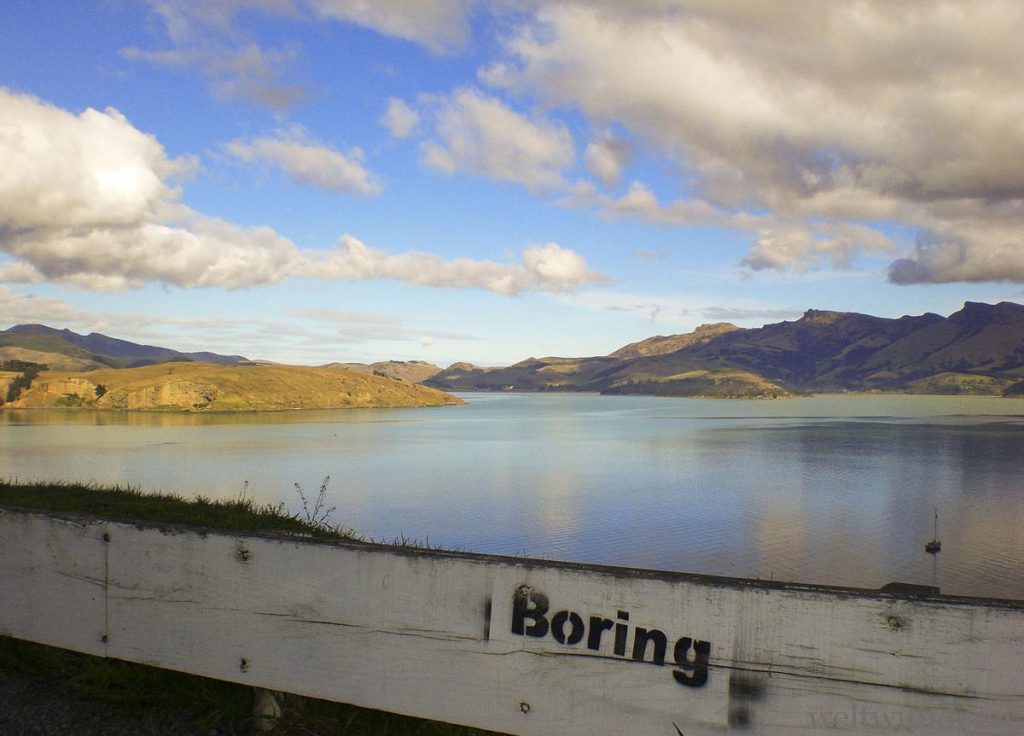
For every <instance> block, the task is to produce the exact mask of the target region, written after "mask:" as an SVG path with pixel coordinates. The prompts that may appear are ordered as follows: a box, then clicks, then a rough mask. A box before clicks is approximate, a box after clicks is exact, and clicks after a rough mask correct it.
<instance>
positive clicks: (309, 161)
mask: <svg viewBox="0 0 1024 736" xmlns="http://www.w3.org/2000/svg"><path fill="white" fill-rule="evenodd" d="M227 150H228V153H230V154H231V155H233V156H235V157H237V158H239V159H241V160H242V161H248V162H254V161H259V162H263V163H266V164H269V165H271V166H274V167H276V168H279V169H281V170H282V171H284V172H285V173H286V174H288V176H290V177H291V178H292V180H293V181H296V182H299V183H301V184H309V185H311V186H315V187H320V188H322V189H327V190H330V191H333V192H342V193H345V194H358V195H364V196H366V195H375V194H380V192H381V186H380V184H378V183H377V182H376V180H375V178H374V177H373V176H372V175H371V174H370V172H369V171H367V170H366V168H365V167H364V166H363V164H362V161H363V151H362V149H360V148H353V149H351V150H350V151H349V152H348V153H347V154H346V153H341V152H340V151H336V150H334V149H333V148H331V147H330V146H327V145H325V144H323V143H319V142H317V141H315V140H313V139H312V138H311V137H310V136H309V134H308V132H307V131H306V130H305V129H303V128H302V127H301V126H292V127H291V128H289V129H287V130H281V131H278V132H277V134H276V136H274V137H269V136H261V137H258V138H253V139H252V140H250V141H243V140H237V141H232V142H231V143H229V144H228V145H227Z"/></svg>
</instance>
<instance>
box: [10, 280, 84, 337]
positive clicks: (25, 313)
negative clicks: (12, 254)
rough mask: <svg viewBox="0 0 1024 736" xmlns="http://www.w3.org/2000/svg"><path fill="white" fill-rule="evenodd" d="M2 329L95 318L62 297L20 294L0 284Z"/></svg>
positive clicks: (71, 322) (79, 321) (72, 322)
mask: <svg viewBox="0 0 1024 736" xmlns="http://www.w3.org/2000/svg"><path fill="white" fill-rule="evenodd" d="M0 315H3V317H2V319H3V321H2V322H0V329H6V328H7V327H9V326H13V325H16V324H36V323H50V324H53V323H56V324H60V325H65V324H82V323H84V322H88V321H89V320H91V319H93V317H92V316H91V315H89V314H88V313H87V312H85V311H84V310H82V309H79V308H78V307H74V306H72V305H70V304H68V303H67V302H65V301H62V300H60V299H53V298H51V297H42V296H36V295H34V294H19V293H17V292H15V291H12V290H11V289H9V288H7V287H6V286H3V285H0Z"/></svg>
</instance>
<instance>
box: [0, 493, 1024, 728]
mask: <svg viewBox="0 0 1024 736" xmlns="http://www.w3.org/2000/svg"><path fill="white" fill-rule="evenodd" d="M0 590H2V591H4V595H3V596H2V597H0V634H4V635H8V636H14V637H18V638H23V639H28V640H32V641H38V642H43V643H47V644H53V645H56V646H61V647H65V648H68V649H74V650H78V651H84V652H88V653H91V654H100V655H105V656H109V657H115V658H118V659H124V660H128V661H133V662H143V663H146V664H151V665H155V666H159V667H166V668H170V669H175V670H181V671H185V672H191V673H195V674H198V675H203V676H207V677H214V678H219V679H223V680H229V681H233V682H240V683H245V684H248V685H252V686H254V687H258V688H265V689H267V690H280V691H286V692H291V693H298V694H301V695H308V696H313V697H319V698H325V699H330V700H337V701H342V702H348V703H354V704H358V705H363V706H368V707H372V708H380V709H383V710H389V711H394V712H399V713H407V714H412V715H418V716H422V717H426V718H433V719H438V720H443V721H451V722H455V723H463V724H467V725H472V726H477V727H482V728H487V729H492V730H496V731H502V732H506V733H512V734H523V735H524V736H532V735H536V736H549V735H550V734H566V735H568V736H572V735H574V734H580V735H581V736H582V735H584V734H585V735H586V736H595V735H596V734H616V735H617V734H623V733H636V734H665V735H666V736H677V734H679V733H682V734H686V736H694V735H695V734H707V733H725V732H736V733H752V734H793V733H836V732H871V731H898V732H905V733H928V734H937V733H949V734H961V733H967V734H1020V733H1024V677H1022V676H1021V675H1020V663H1021V662H1024V602H1014V601H997V600H982V599H969V598H954V597H943V596H938V595H933V594H930V593H929V592H928V591H927V590H925V591H921V590H916V591H915V590H910V591H907V590H900V589H893V590H888V591H865V590H856V589H849V588H830V587H822V586H804V585H787V584H781V583H769V582H763V581H751V580H738V579H728V578H714V577H706V576H695V575H685V574H672V573H659V572H651V571H641V570H629V569H620V568H609V567H596V566H587V565H574V564H565V563H555V562H543V561H537V560H524V559H514V558H501V557H493V556H487V555H473V554H464V553H446V552H435V551H422V550H409V549H401V548H391V547H377V546H365V545H356V544H334V543H323V542H314V541H310V540H306V539H295V538H286V537H274V536H252V535H246V534H235V533H229V532H216V533H212V532H208V531H200V530H195V529H185V528H175V527H166V526H163V527H162V526H158V525H144V524H132V523H119V522H110V521H100V520H89V519H81V518H74V517H61V516H52V515H46V514H43V513H36V512H28V511H24V510H17V509H11V508H3V507H0ZM595 632H596V633H595ZM662 662H663V663H662Z"/></svg>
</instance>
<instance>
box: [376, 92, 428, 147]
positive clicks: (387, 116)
mask: <svg viewBox="0 0 1024 736" xmlns="http://www.w3.org/2000/svg"><path fill="white" fill-rule="evenodd" d="M419 123H420V115H419V113H418V112H416V111H415V110H413V109H412V108H411V107H409V106H408V105H407V104H405V102H403V101H402V100H400V99H398V98H397V97H391V98H389V99H388V109H387V111H385V113H384V116H383V117H382V118H381V119H380V124H381V125H383V126H384V127H385V128H387V129H388V132H389V133H391V135H392V136H394V137H395V138H408V137H409V136H410V135H412V134H413V131H415V130H416V126H417V125H419Z"/></svg>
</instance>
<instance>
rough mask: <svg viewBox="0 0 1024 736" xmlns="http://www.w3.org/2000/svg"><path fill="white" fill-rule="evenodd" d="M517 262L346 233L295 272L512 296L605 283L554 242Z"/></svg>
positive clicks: (533, 249)
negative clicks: (398, 245) (368, 241)
mask: <svg viewBox="0 0 1024 736" xmlns="http://www.w3.org/2000/svg"><path fill="white" fill-rule="evenodd" d="M522 257H523V262H522V263H521V264H503V263H497V262H494V261H481V260H476V259H471V258H456V259H454V260H450V261H449V260H445V259H443V258H441V257H439V256H435V255H432V254H429V253H417V252H410V253H402V254H399V255H393V254H390V253H386V252H384V251H380V250H376V249H373V248H370V247H368V246H366V245H365V244H364V243H362V242H360V241H359V240H357V239H356V238H353V237H351V236H349V235H345V236H343V237H342V238H341V240H340V242H339V243H338V247H337V248H336V249H335V250H333V251H330V252H328V253H315V252H313V251H308V252H307V257H306V260H305V262H304V263H301V264H299V265H298V266H297V267H296V269H295V272H296V273H298V274H300V275H305V276H312V277H319V278H328V279H395V280H398V281H402V282H404V283H407V284H415V285H418V286H431V287H435V288H483V289H487V290H488V291H493V292H495V293H498V294H504V295H507V296H515V295H517V294H520V293H522V292H525V291H546V292H556V293H557V292H567V291H573V290H574V289H577V288H579V287H581V286H584V285H586V284H590V283H601V282H604V281H606V280H607V279H606V277H605V276H603V275H602V274H599V273H596V272H594V271H591V270H589V269H588V268H587V265H586V262H585V261H584V260H583V258H582V257H581V256H579V255H578V254H577V253H575V252H574V251H571V250H569V249H567V248H562V247H561V246H559V245H557V244H555V243H548V244H546V245H543V246H532V247H529V248H526V249H525V250H524V251H523V254H522Z"/></svg>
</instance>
